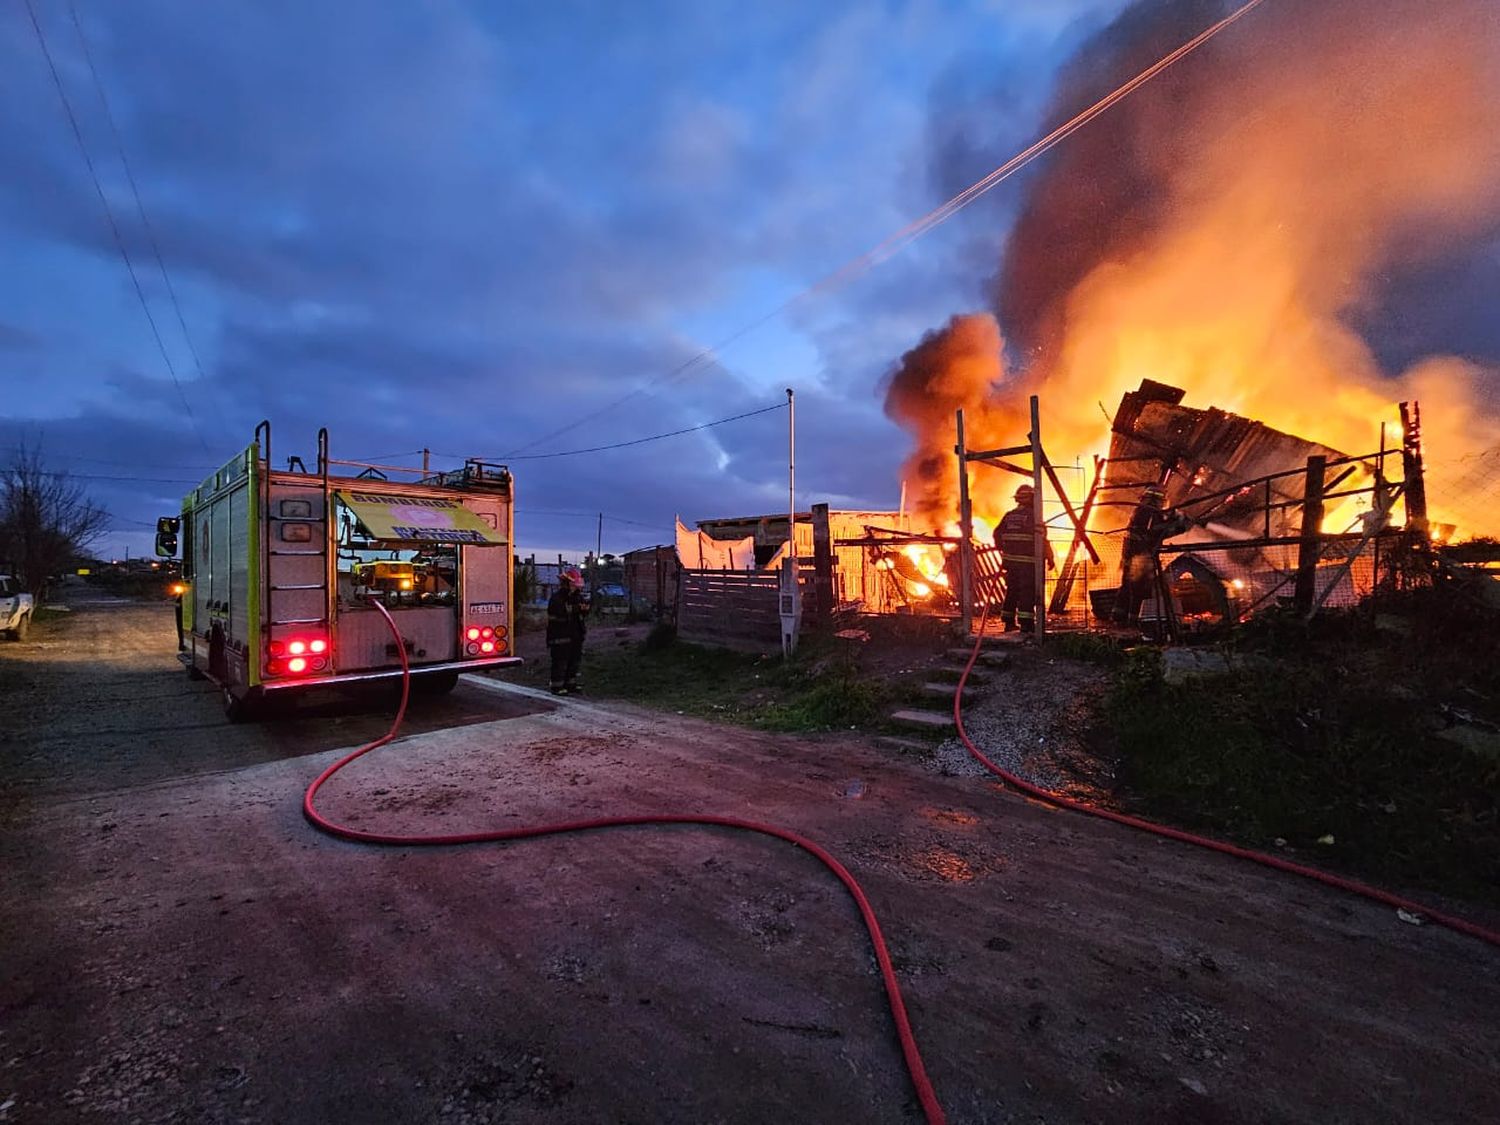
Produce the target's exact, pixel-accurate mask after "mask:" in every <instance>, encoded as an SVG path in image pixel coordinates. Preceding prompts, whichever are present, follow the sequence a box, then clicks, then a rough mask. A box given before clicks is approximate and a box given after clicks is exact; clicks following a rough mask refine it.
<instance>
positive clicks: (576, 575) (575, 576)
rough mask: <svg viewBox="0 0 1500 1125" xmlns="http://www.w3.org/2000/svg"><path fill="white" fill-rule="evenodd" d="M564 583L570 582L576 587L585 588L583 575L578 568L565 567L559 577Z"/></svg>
mask: <svg viewBox="0 0 1500 1125" xmlns="http://www.w3.org/2000/svg"><path fill="white" fill-rule="evenodd" d="M558 577H559V578H561V579H562V580H563V581H564V582H570V583H572V584H573V585H574V586H577V587H579V588H580V589H581V588H582V587H583V574H582V572H580V571H579V569H578V568H577V567H576V566H565V567H563V569H562V573H561V574H559V575H558Z"/></svg>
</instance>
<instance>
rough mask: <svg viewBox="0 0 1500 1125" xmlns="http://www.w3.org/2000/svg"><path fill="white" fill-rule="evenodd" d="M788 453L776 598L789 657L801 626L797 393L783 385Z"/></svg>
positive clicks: (784, 653)
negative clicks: (782, 556)
mask: <svg viewBox="0 0 1500 1125" xmlns="http://www.w3.org/2000/svg"><path fill="white" fill-rule="evenodd" d="M786 411H787V456H786V481H787V484H786V491H787V512H786V559H785V561H784V562H783V564H782V571H781V582H780V596H779V598H778V599H777V600H778V602H779V609H780V617H781V656H782V659H784V660H785V659H790V658H791V655H792V654H793V653H794V652H796V651H797V634H798V632H799V631H800V630H801V627H802V588H801V586H800V584H799V578H800V576H799V575H798V573H797V395H796V392H795V391H793V390H792V388H791V387H788V388H787V389H786Z"/></svg>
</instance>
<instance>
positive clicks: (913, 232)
mask: <svg viewBox="0 0 1500 1125" xmlns="http://www.w3.org/2000/svg"><path fill="white" fill-rule="evenodd" d="M1264 2H1265V0H1248V2H1247V3H1245V4H1242V5H1241V6H1240V7H1238V8H1236V9H1235V10H1234V11H1233V12H1231V13H1230V14H1229V15H1227V16H1225V17H1224V18H1223V19H1221V20H1220V21H1219V22H1218V23H1215V24H1213V25H1212V26H1210V27H1208V28H1206V29H1205V30H1203V31H1201V32H1199V33H1198V34H1197V35H1196V36H1194V37H1193V38H1192V39H1190V40H1188V41H1187V42H1186V43H1184V44H1182V45H1181V46H1180V47H1178V48H1177V49H1176V50H1174V51H1172V52H1171V53H1169V54H1167V55H1164V56H1163V57H1162V58H1161V59H1159V60H1157V61H1156V62H1155V63H1153V64H1152V65H1151V66H1149V67H1147V68H1146V69H1145V70H1143V71H1142V72H1141V73H1140V74H1137V75H1136V76H1135V77H1134V78H1132V79H1130V80H1129V81H1128V82H1126V83H1124V84H1123V85H1121V86H1119V87H1117V88H1116V89H1115V90H1114V91H1112V92H1111V93H1109V94H1107V95H1106V96H1104V97H1103V98H1100V99H1099V101H1097V102H1095V103H1094V104H1093V105H1091V106H1090V107H1089V108H1088V109H1085V110H1083V111H1082V112H1081V113H1078V114H1076V115H1074V116H1073V117H1071V118H1069V119H1068V120H1067V121H1065V122H1064V123H1063V124H1061V125H1059V126H1058V127H1057V128H1055V129H1053V130H1052V131H1051V132H1050V133H1048V134H1047V135H1046V136H1044V137H1042V138H1041V139H1040V140H1037V141H1035V142H1033V143H1032V144H1031V145H1029V146H1028V147H1027V148H1025V149H1022V150H1021V151H1020V152H1018V153H1017V154H1016V155H1015V156H1013V157H1011V158H1010V159H1009V160H1007V161H1006V162H1005V163H1004V164H1002V165H1000V166H999V167H998V168H996V169H994V170H993V171H992V172H990V173H989V174H988V175H986V176H984V177H982V178H981V179H979V180H977V181H975V182H974V183H973V184H970V185H969V186H968V187H966V188H964V190H963V191H961V192H959V193H958V194H957V195H955V196H954V197H953V198H952V199H949V200H948V201H946V202H945V203H943V204H941V205H940V206H938V207H935V208H934V209H933V210H931V211H929V212H928V213H927V214H925V215H923V216H922V217H921V218H919V219H916V220H914V221H913V222H911V223H908V224H907V225H906V226H905V227H902V228H901V229H900V230H899V231H896V232H895V233H894V234H891V235H888V236H887V237H886V238H884V239H882V240H881V241H880V242H879V243H877V244H876V245H875V246H874V247H872V248H871V249H870V250H867V251H866V252H865V253H863V254H861V255H859V256H858V257H856V258H851V259H850V260H849V261H848V262H846V263H844V264H843V265H842V266H840V267H839V268H838V269H836V270H834V271H833V272H832V273H829V274H826V275H824V276H823V277H822V278H820V279H819V280H817V281H815V282H813V283H812V284H811V285H809V286H807V287H806V288H805V289H803V290H801V291H800V292H798V293H794V294H793V295H792V296H790V297H788V298H786V300H784V301H782V302H781V303H780V304H778V305H776V306H775V307H773V308H772V309H771V310H770V311H768V312H766V313H764V314H763V315H761V316H759V317H757V318H756V319H754V320H752V321H750V322H749V323H748V324H746V325H745V326H744V327H742V328H740V329H738V330H737V331H735V332H733V333H731V334H730V335H728V336H726V337H725V338H724V339H723V340H721V341H720V342H719V343H717V344H714V345H713V346H711V347H708V348H705V349H703V350H702V351H701V352H698V353H697V354H696V355H694V356H692V357H691V358H690V359H688V360H686V361H685V362H683V363H681V364H678V365H677V366H676V367H674V368H672V369H671V370H669V371H666V372H664V373H662V374H661V375H658V376H657V377H656V378H654V379H650V380H648V381H647V382H646V383H643V384H642V385H641V386H638V387H636V388H634V389H633V390H631V391H629V392H628V393H626V394H624V395H622V396H620V397H619V398H618V399H615V400H614V401H613V402H609V403H606V404H605V405H604V406H601V407H600V408H599V409H597V410H594V411H591V412H590V413H588V414H584V415H582V416H580V417H578V418H575V419H574V420H573V421H572V422H569V423H568V424H567V425H565V426H562V427H559V428H558V429H556V430H553V431H551V432H550V433H547V434H544V435H543V436H541V437H539V438H536V439H534V440H532V441H530V442H527V443H526V444H525V445H522V446H518V447H517V448H516V449H515V450H514V451H512V452H511V453H509V454H506V458H508V459H513V460H519V457H518V456H517V455H518V454H519V453H521V452H522V451H523V450H526V449H530V448H532V446H535V445H540V444H541V443H542V442H544V441H550V440H551V439H552V438H555V437H558V436H560V435H562V434H565V433H567V432H568V431H570V430H573V429H575V428H577V427H578V426H581V425H583V424H584V423H585V422H589V421H592V420H593V419H595V418H597V417H599V416H600V415H601V414H604V413H606V412H607V411H610V410H613V409H615V407H617V406H619V405H620V404H621V403H624V402H628V401H629V400H630V399H632V398H634V397H636V396H637V395H640V394H644V393H645V392H646V391H647V390H648V389H649V388H650V387H653V386H655V385H657V384H659V383H664V382H671V381H673V380H675V379H676V378H677V377H679V376H681V375H683V374H685V373H687V372H688V371H689V370H690V369H692V368H693V367H695V366H697V365H698V364H699V363H700V362H702V361H704V360H706V359H709V358H713V357H715V356H716V355H717V353H719V352H721V351H723V350H724V349H725V348H728V347H729V346H730V345H731V344H733V343H735V342H736V341H738V340H739V339H740V338H741V337H743V336H746V335H748V334H749V333H751V332H753V331H755V330H756V329H757V328H759V327H760V326H761V325H763V324H765V323H766V322H767V321H770V320H773V319H775V318H776V317H778V316H780V315H781V314H782V313H784V312H786V311H788V310H789V309H791V308H792V307H793V306H795V305H797V304H799V303H801V302H802V301H805V300H806V299H807V298H809V297H811V296H813V295H814V294H816V293H819V292H823V291H826V290H830V289H833V288H836V287H837V286H839V285H842V284H844V283H846V282H848V281H850V280H852V279H853V278H855V277H857V276H858V275H860V274H861V273H863V272H865V271H866V270H869V269H870V268H872V267H874V266H876V265H879V264H880V263H882V262H884V261H887V260H889V259H890V258H891V257H893V256H894V255H895V254H897V253H899V252H900V251H901V250H903V249H905V248H906V247H907V246H909V245H910V244H911V243H913V242H915V241H916V240H917V239H919V238H921V237H922V236H923V235H924V234H926V233H927V232H928V231H930V230H932V229H933V228H934V227H937V226H939V225H941V224H942V223H945V222H947V221H948V220H949V219H950V218H952V217H953V216H954V215H956V214H958V212H959V211H961V210H963V209H964V208H965V207H967V206H968V205H969V204H971V203H973V202H974V201H975V200H976V199H978V198H979V197H980V196H982V195H985V194H986V193H988V192H989V191H991V190H992V189H994V188H995V187H997V186H998V185H999V184H1000V183H1002V182H1003V181H1005V180H1007V179H1009V178H1010V177H1011V176H1012V175H1014V174H1015V173H1016V172H1018V171H1020V169H1022V168H1023V167H1025V166H1026V165H1027V164H1030V163H1031V162H1032V161H1033V160H1035V159H1036V158H1037V157H1039V156H1041V155H1043V154H1044V153H1046V152H1048V151H1049V150H1050V149H1052V148H1054V147H1056V146H1057V145H1058V144H1060V143H1062V142H1063V141H1064V140H1066V139H1067V138H1068V137H1070V136H1072V135H1073V134H1074V133H1076V132H1077V131H1078V130H1079V129H1081V128H1083V127H1084V126H1085V125H1087V124H1088V123H1089V122H1090V121H1092V120H1094V118H1096V117H1098V116H1099V115H1100V114H1102V113H1104V112H1105V111H1106V110H1108V109H1110V108H1111V107H1112V106H1114V105H1115V104H1116V103H1117V102H1119V101H1121V100H1123V99H1124V98H1126V97H1129V96H1130V95H1131V94H1132V93H1134V92H1135V91H1136V90H1137V89H1139V88H1140V87H1141V86H1144V85H1145V84H1146V83H1147V82H1149V81H1151V80H1152V79H1153V78H1155V77H1156V76H1157V75H1159V74H1160V73H1161V72H1162V71H1164V70H1166V69H1167V68H1168V67H1169V66H1171V65H1172V64H1173V63H1175V62H1177V61H1178V60H1179V59H1182V58H1183V57H1185V56H1186V55H1189V54H1191V53H1192V52H1193V51H1196V50H1197V49H1198V48H1199V47H1201V46H1202V45H1203V44H1204V43H1207V42H1208V41H1209V40H1210V39H1212V38H1213V37H1214V36H1215V35H1217V34H1219V32H1221V31H1223V30H1224V29H1225V28H1227V27H1229V26H1230V25H1232V24H1234V23H1236V22H1238V21H1239V20H1240V19H1242V18H1243V17H1245V16H1247V15H1249V14H1250V12H1251V11H1253V10H1254V9H1255V8H1258V7H1259V6H1260V5H1261V4H1263V3H1264Z"/></svg>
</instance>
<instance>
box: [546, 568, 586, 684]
mask: <svg viewBox="0 0 1500 1125" xmlns="http://www.w3.org/2000/svg"><path fill="white" fill-rule="evenodd" d="M588 612H589V600H588V597H587V596H586V595H585V594H584V592H583V575H582V574H580V573H579V571H578V568H577V567H574V566H569V567H564V568H563V571H562V573H561V574H560V575H558V584H557V593H555V594H553V595H552V597H551V598H550V599H549V600H548V602H547V648H548V649H549V650H550V651H551V653H552V677H551V687H552V694H553V695H566V694H569V693H571V692H576V691H577V690H578V663H579V661H580V660H582V659H583V638H584V634H585V633H586V632H587V631H588V629H587V626H586V624H585V622H584V619H585V618H586V617H587V616H588Z"/></svg>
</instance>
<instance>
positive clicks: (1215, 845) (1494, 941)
mask: <svg viewBox="0 0 1500 1125" xmlns="http://www.w3.org/2000/svg"><path fill="white" fill-rule="evenodd" d="M988 617H989V607H988V606H986V607H985V610H984V613H983V614H982V615H981V616H980V619H979V631H978V635H977V636H976V637H975V638H974V651H973V652H971V653H970V654H969V662H968V663H967V664H966V665H964V671H963V675H962V676H960V677H959V679H958V690H957V691H955V692H954V693H953V722H954V723H955V724H956V725H957V727H958V737H959V738H960V739H962V740H963V744H964V746H966V747H967V748H968V751H969V753H970V754H972V755H973V756H974V758H975V760H976V761H978V762H979V764H980V765H982V766H984V768H985V769H987V770H989V771H990V772H991V773H992V774H994V775H995V776H996V777H999V778H1000V779H1001V780H1003V781H1004V782H1005V783H1006V784H1008V785H1010V786H1012V787H1013V788H1015V789H1018V790H1020V791H1021V792H1022V793H1025V794H1026V795H1027V796H1030V797H1035V798H1036V799H1037V800H1039V801H1046V802H1047V803H1048V804H1049V805H1056V806H1057V807H1058V808H1062V809H1069V810H1071V811H1073V812H1080V813H1086V814H1088V815H1089V816H1097V817H1099V818H1100V819H1101V820H1112V821H1114V822H1115V823H1116V824H1123V825H1125V826H1126V827H1127V828H1138V829H1140V830H1141V831H1142V832H1150V833H1152V834H1153V835H1156V836H1165V837H1167V838H1168V839H1170V840H1181V841H1182V842H1183V843H1185V844H1196V845H1197V846H1198V847H1200V848H1208V849H1210V850H1212V851H1216V852H1223V853H1224V854H1225V855H1232V856H1237V857H1239V858H1240V859H1248V860H1250V861H1251V862H1252V863H1259V864H1262V865H1263V866H1266V867H1274V868H1275V869H1276V870H1277V871H1285V872H1287V873H1288V874H1290V875H1300V876H1302V877H1303V878H1304V879H1312V880H1314V881H1316V882H1319V883H1324V884H1326V885H1327V886H1330V887H1337V888H1339V889H1340V890H1344V891H1351V892H1353V893H1354V894H1357V895H1363V896H1364V897H1365V898H1368V899H1373V900H1374V901H1376V902H1381V903H1384V904H1385V905H1387V906H1394V907H1396V908H1397V909H1398V910H1404V911H1407V912H1408V913H1410V914H1414V915H1423V916H1425V917H1426V918H1429V919H1431V920H1432V921H1433V922H1436V923H1437V924H1438V925H1440V926H1447V927H1448V928H1449V929H1450V930H1457V931H1458V932H1459V933H1461V934H1468V935H1469V936H1470V937H1475V938H1478V939H1479V940H1480V941H1487V942H1489V943H1490V944H1491V945H1496V946H1500V932H1497V931H1495V930H1490V929H1486V928H1485V927H1483V926H1480V925H1478V924H1476V923H1474V922H1470V921H1467V920H1466V919H1463V918H1459V917H1456V916H1454V915H1452V914H1444V913H1442V912H1440V911H1437V910H1433V909H1432V908H1431V907H1427V906H1423V905H1421V904H1420V903H1416V902H1412V901H1411V900H1410V899H1405V898H1402V897H1400V896H1399V895H1393V894H1391V893H1390V892H1389V891H1382V890H1381V889H1380V888H1379V887H1372V886H1370V885H1369V884H1367V883H1361V882H1358V881H1356V880H1354V879H1344V878H1341V877H1340V876H1338V875H1331V874H1329V873H1328V872H1326V871H1319V870H1318V869H1317V868H1315V867H1308V866H1306V865H1304V864H1301V863H1293V862H1292V861H1291V860H1287V859H1282V858H1281V857H1280V856H1274V855H1267V854H1266V853H1264V852H1257V851H1252V850H1251V849H1250V848H1241V847H1236V846H1235V845H1234V844H1226V843H1225V842H1224V841H1222V840H1214V839H1210V838H1209V837H1207V836H1197V835H1194V834H1193V833H1191V832H1184V831H1182V830H1181V829H1179V828H1168V827H1166V826H1165V825H1162V824H1153V823H1152V822H1151V821H1149V820H1141V819H1140V818H1139V817H1134V816H1128V815H1126V814H1125V813H1118V812H1113V811H1111V810H1110V809H1100V808H1095V807H1093V806H1092V805H1085V804H1083V803H1082V802H1080V801H1074V800H1072V799H1071V798H1068V797H1064V796H1063V795H1062V794H1060V793H1053V792H1052V791H1051V790H1049V789H1043V788H1041V786H1038V785H1033V784H1032V783H1031V782H1029V781H1027V780H1025V779H1024V778H1021V777H1017V776H1016V775H1015V774H1013V773H1011V772H1010V771H1009V770H1006V769H1002V768H1001V767H999V766H997V765H996V764H995V763H994V762H992V761H990V760H989V759H988V758H987V757H985V756H984V754H983V752H982V751H981V750H980V749H979V747H977V746H975V745H974V743H973V741H972V740H971V739H970V738H969V734H968V732H967V731H966V730H964V717H963V695H964V685H965V684H966V683H967V682H968V680H969V673H970V672H971V671H973V669H974V663H975V661H977V660H978V659H979V650H980V648H981V647H982V646H983V644H984V623H985V620H986V619H987V618H988Z"/></svg>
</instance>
